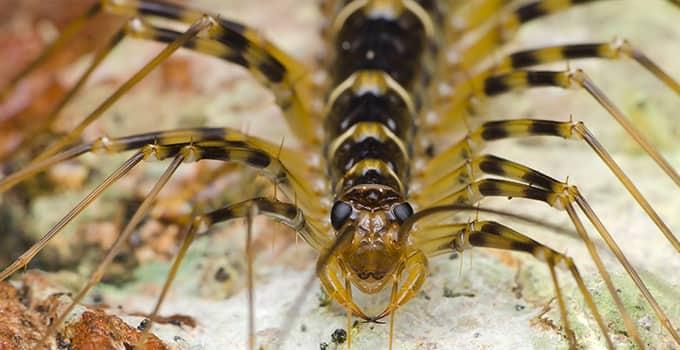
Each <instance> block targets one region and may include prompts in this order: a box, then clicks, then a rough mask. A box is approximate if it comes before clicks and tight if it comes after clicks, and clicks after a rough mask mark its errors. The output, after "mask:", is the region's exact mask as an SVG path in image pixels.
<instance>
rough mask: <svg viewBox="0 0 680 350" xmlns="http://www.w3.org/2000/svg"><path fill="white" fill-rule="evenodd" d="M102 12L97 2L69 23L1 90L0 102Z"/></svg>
mask: <svg viewBox="0 0 680 350" xmlns="http://www.w3.org/2000/svg"><path fill="white" fill-rule="evenodd" d="M101 12H102V5H101V3H99V2H97V3H95V4H93V5H92V6H91V7H90V8H89V9H88V10H87V11H86V12H85V13H83V14H82V15H80V16H78V17H77V18H75V19H74V20H72V21H71V22H70V23H68V24H67V25H66V27H65V28H64V29H63V30H62V32H61V33H60V35H59V37H58V38H57V39H56V40H55V41H54V42H52V43H51V44H50V45H49V46H48V47H47V48H46V49H45V50H43V51H42V53H40V55H39V56H38V57H37V58H36V59H34V60H33V61H32V62H31V63H29V64H28V66H26V67H25V68H24V69H22V70H21V71H20V72H19V74H17V75H16V76H14V78H12V80H10V82H9V84H7V85H6V86H4V87H3V88H2V90H0V101H4V100H5V99H6V98H7V97H8V96H9V95H10V94H11V93H12V91H14V89H15V88H16V86H17V84H18V83H19V82H20V81H21V80H22V79H24V78H25V77H26V76H28V75H29V74H31V73H32V72H33V71H35V69H36V68H38V66H40V65H41V64H43V63H44V62H45V61H47V60H48V59H49V58H50V57H52V56H53V55H54V54H55V53H56V52H57V51H58V50H59V49H61V48H62V47H63V46H64V44H66V43H67V42H68V41H69V40H70V39H72V38H73V37H74V36H75V35H76V34H78V31H79V30H80V29H81V28H82V27H83V25H84V24H85V23H86V22H87V21H88V20H89V19H91V18H93V17H94V16H96V15H97V14H99V13H101Z"/></svg>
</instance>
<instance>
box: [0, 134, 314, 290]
mask: <svg viewBox="0 0 680 350" xmlns="http://www.w3.org/2000/svg"><path fill="white" fill-rule="evenodd" d="M206 130H212V131H221V132H222V133H221V134H220V133H217V134H215V133H213V134H212V135H210V134H208V133H204V134H203V137H202V138H201V139H202V140H210V139H211V138H213V139H215V138H219V137H222V136H224V135H225V134H224V130H223V129H204V131H206ZM163 135H164V136H163ZM198 135H199V134H198V133H197V130H196V129H194V130H188V131H184V132H181V131H179V132H178V131H175V132H172V133H152V134H144V135H135V136H131V137H128V138H122V139H117V140H108V143H106V144H107V145H108V146H110V147H113V148H111V149H115V150H116V151H123V150H126V149H132V148H138V147H141V148H142V150H141V151H140V152H138V153H137V155H135V156H134V157H133V158H131V159H130V160H129V161H128V162H126V164H125V165H124V167H123V168H121V169H119V171H117V172H115V173H114V174H113V175H111V176H110V177H109V178H108V179H107V180H106V181H105V182H104V183H102V184H101V185H100V186H98V187H97V188H96V189H95V190H94V191H93V192H92V193H91V194H90V195H88V196H87V197H86V198H85V199H83V201H81V203H79V204H78V205H77V206H76V207H75V208H74V209H72V210H71V211H70V212H69V213H68V214H67V215H66V216H65V217H64V218H62V219H61V220H60V221H59V222H58V223H57V224H56V225H55V226H54V227H53V228H52V229H51V230H50V231H49V232H48V233H47V234H46V235H45V237H43V238H42V239H41V240H40V241H39V242H38V243H36V244H35V245H34V246H33V247H32V248H31V249H29V250H28V251H27V252H26V253H24V254H22V256H21V257H20V258H19V259H17V260H16V261H15V262H14V263H12V264H11V265H10V266H9V267H7V268H6V269H5V270H4V271H2V272H1V273H0V280H2V279H4V278H6V277H8V276H10V275H11V274H13V273H14V272H16V271H17V270H19V269H21V268H22V267H23V266H25V265H26V264H28V262H29V261H30V260H31V258H32V257H33V256H35V255H36V254H37V253H38V252H39V251H40V249H42V247H44V246H45V245H46V244H47V242H48V241H49V240H50V239H51V238H53V237H54V236H55V235H56V234H58V233H59V232H60V231H61V230H62V229H63V228H64V227H65V226H66V224H68V223H69V222H70V221H71V220H73V219H74V218H75V217H76V216H77V215H78V214H79V213H80V212H81V211H82V210H84V209H85V207H86V206H87V205H88V204H89V203H91V202H92V201H93V200H94V199H95V198H96V196H98V195H99V194H100V193H101V192H102V191H103V190H104V189H105V188H107V187H108V186H110V184H112V183H113V182H114V181H115V180H116V179H118V178H120V177H122V176H123V175H124V172H127V171H129V169H131V168H132V167H133V166H134V164H136V163H137V162H139V161H140V160H141V159H159V160H160V159H166V158H171V157H180V156H181V157H183V159H187V160H192V161H197V160H200V159H215V160H221V161H236V162H241V163H243V164H246V165H248V166H251V167H253V168H256V169H259V170H260V171H262V173H264V174H266V175H268V176H270V177H272V178H274V179H277V180H278V181H280V182H281V183H282V187H283V189H284V190H286V188H288V191H287V192H288V193H287V195H288V196H289V197H290V198H294V196H295V195H296V194H297V193H298V192H300V196H305V197H304V198H307V197H306V196H312V195H314V194H312V193H311V192H310V193H308V194H305V193H304V192H303V191H304V190H305V188H303V187H298V186H297V185H295V183H296V182H297V181H296V180H295V178H294V177H292V176H291V174H290V173H289V172H288V171H287V169H286V168H285V167H284V166H283V164H282V163H281V162H280V161H279V160H278V159H277V158H274V157H272V156H271V155H270V153H267V152H264V151H262V150H260V149H258V148H255V147H252V146H248V144H246V143H243V142H241V143H229V142H226V141H222V143H216V141H205V142H204V143H202V142H193V141H192V138H191V137H189V136H198ZM218 135H221V136H218ZM183 138H184V141H185V142H181V140H182V139H183ZM187 138H188V139H187ZM154 140H161V141H160V142H161V143H162V142H163V140H164V141H166V142H168V143H170V144H169V145H159V144H154V143H153V142H154ZM178 141H180V142H178ZM211 142H212V143H211ZM142 145H144V146H142ZM85 146H88V147H89V148H90V149H92V148H97V147H103V146H102V144H101V143H99V144H97V143H94V144H90V145H85ZM88 147H80V148H78V149H87V148H88ZM57 156H59V155H57ZM47 160H48V161H49V160H51V159H47ZM48 165H49V164H48ZM37 170H40V169H37ZM37 170H36V171H37ZM3 181H4V180H3ZM0 186H1V185H0ZM310 201H311V199H310ZM316 202H318V201H316ZM309 203H315V202H314V201H311V202H309ZM307 206H308V207H310V208H312V209H314V205H312V206H309V205H307ZM316 210H322V209H319V208H318V207H317V208H316ZM310 219H311V218H310ZM314 223H315V222H314ZM303 237H304V238H305V240H306V241H307V242H308V243H309V244H310V245H312V246H313V247H315V248H317V249H319V248H320V247H322V246H324V245H325V244H326V242H325V241H324V238H323V236H321V235H312V236H303Z"/></svg>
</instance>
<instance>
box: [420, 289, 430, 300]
mask: <svg viewBox="0 0 680 350" xmlns="http://www.w3.org/2000/svg"><path fill="white" fill-rule="evenodd" d="M420 296H421V297H423V299H425V300H430V299H432V298H430V296H429V295H428V294H427V293H425V291H422V290H421V291H420Z"/></svg>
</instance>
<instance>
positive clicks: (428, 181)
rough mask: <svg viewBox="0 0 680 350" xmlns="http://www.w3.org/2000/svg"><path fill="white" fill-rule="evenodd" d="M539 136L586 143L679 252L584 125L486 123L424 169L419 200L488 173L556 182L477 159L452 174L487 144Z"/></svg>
mask: <svg viewBox="0 0 680 350" xmlns="http://www.w3.org/2000/svg"><path fill="white" fill-rule="evenodd" d="M536 135H546V136H557V137H562V138H565V139H582V140H584V141H585V142H586V143H587V144H588V145H589V146H590V147H591V148H592V149H593V151H595V153H596V154H597V155H598V157H600V159H602V161H603V162H604V163H605V164H606V165H607V167H609V169H610V170H611V171H612V173H613V174H614V175H615V176H616V177H617V178H618V179H619V181H620V182H621V184H622V185H623V186H624V187H625V188H626V190H628V192H629V193H630V194H631V196H632V197H633V198H634V199H635V201H636V202H637V203H638V205H639V206H640V207H641V208H642V209H643V210H644V211H645V213H646V214H647V216H649V218H650V219H651V220H652V221H653V222H654V224H655V225H656V226H657V227H658V228H659V230H660V231H661V232H662V233H663V235H664V236H665V237H666V239H667V240H668V241H669V242H670V243H671V245H672V246H673V247H674V248H675V249H676V250H677V251H678V252H680V242H679V241H678V239H677V238H676V237H675V236H674V235H673V232H672V231H671V230H670V228H669V227H668V225H666V223H665V222H664V221H663V219H661V217H660V216H659V215H658V214H657V212H656V211H655V210H654V208H653V207H652V206H651V204H649V201H647V199H646V198H645V197H644V196H643V195H642V193H641V192H640V191H639V190H638V189H637V187H636V186H635V184H634V183H633V182H632V181H631V180H630V178H628V176H627V175H626V174H625V173H624V172H623V170H622V169H621V167H619V165H618V164H617V163H616V161H614V159H613V158H612V157H611V156H610V155H609V153H608V152H607V150H606V149H605V148H604V147H603V146H602V145H601V144H600V143H599V142H598V141H597V139H596V138H595V137H594V136H593V135H592V134H591V133H590V131H589V130H588V129H587V128H586V126H585V124H583V123H582V122H577V123H571V122H557V121H550V120H536V119H518V120H507V121H493V122H487V123H484V124H483V125H481V126H480V127H479V128H477V129H476V130H474V131H472V132H470V133H469V134H468V135H467V136H466V137H465V138H464V139H463V140H461V141H460V142H458V143H457V144H455V145H453V146H452V147H450V148H448V149H446V150H445V151H443V152H442V153H441V154H439V155H437V156H436V157H435V158H433V159H432V160H431V161H430V162H429V163H428V164H427V165H426V166H425V168H424V169H422V171H420V173H419V176H420V177H421V179H422V183H421V184H419V185H418V186H420V187H422V188H423V190H421V192H420V193H419V196H420V198H422V200H423V201H424V202H425V203H427V202H428V201H432V200H435V199H436V198H434V197H433V195H435V194H436V195H440V194H442V193H447V189H448V191H450V190H451V189H452V186H456V184H459V185H463V184H467V183H468V182H469V181H471V180H472V179H474V178H475V175H474V174H475V173H477V174H481V173H483V172H485V173H489V174H494V175H501V176H508V175H509V174H518V173H517V171H519V172H520V173H519V174H520V175H518V176H519V177H514V178H515V179H517V180H520V181H528V182H530V183H532V184H539V183H544V184H545V181H554V179H551V178H548V179H543V180H541V179H539V178H534V179H532V178H522V177H521V176H523V175H521V174H522V173H524V174H533V172H530V171H528V170H530V169H528V168H526V167H524V166H519V165H517V164H515V165H508V166H506V167H505V170H503V169H502V168H503V164H501V163H499V162H488V161H487V159H486V158H485V157H480V158H477V160H476V161H474V162H471V163H470V164H472V166H470V164H465V165H463V166H460V167H459V168H458V169H457V170H454V171H451V170H450V169H451V168H452V165H453V166H454V167H455V166H457V165H460V164H461V163H463V162H466V161H468V162H469V161H471V160H472V158H473V157H474V155H475V154H477V153H478V151H479V150H481V149H482V148H483V147H484V145H485V143H486V142H489V141H493V140H499V139H506V138H513V137H524V136H536ZM425 203H423V204H425Z"/></svg>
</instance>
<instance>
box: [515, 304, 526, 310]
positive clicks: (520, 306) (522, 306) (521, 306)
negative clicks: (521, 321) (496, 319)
mask: <svg viewBox="0 0 680 350" xmlns="http://www.w3.org/2000/svg"><path fill="white" fill-rule="evenodd" d="M525 307H526V306H524V305H520V304H516V305H515V311H522V310H524V308H525Z"/></svg>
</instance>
